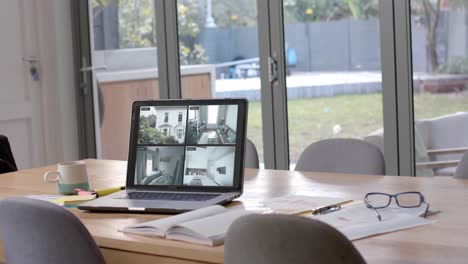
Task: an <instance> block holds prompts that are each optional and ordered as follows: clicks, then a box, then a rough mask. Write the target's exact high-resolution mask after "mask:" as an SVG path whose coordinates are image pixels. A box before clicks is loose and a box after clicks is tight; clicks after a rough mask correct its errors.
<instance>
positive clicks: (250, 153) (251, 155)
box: [244, 139, 259, 169]
mask: <svg viewBox="0 0 468 264" xmlns="http://www.w3.org/2000/svg"><path fill="white" fill-rule="evenodd" d="M244 167H245V168H251V169H258V168H259V161H258V153H257V148H256V147H255V144H254V143H253V142H252V141H251V140H250V139H246V140H245V157H244Z"/></svg>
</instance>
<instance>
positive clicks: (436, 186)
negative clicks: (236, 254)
mask: <svg viewBox="0 0 468 264" xmlns="http://www.w3.org/2000/svg"><path fill="white" fill-rule="evenodd" d="M85 162H86V163H87V168H88V175H89V181H90V185H91V188H108V187H115V186H120V185H124V184H125V177H126V170H127V166H126V164H127V163H126V162H124V161H111V160H85ZM55 169H56V166H54V165H53V166H46V167H41V168H35V169H28V170H21V171H17V172H13V173H8V174H2V175H0V199H3V198H7V197H13V196H25V195H28V194H55V193H56V187H55V185H54V184H51V183H46V182H44V181H43V177H42V176H43V174H44V173H45V172H47V171H50V170H55ZM403 191H420V192H421V193H423V194H424V196H425V198H426V200H427V201H428V202H429V203H430V204H431V207H433V208H436V209H438V210H440V213H438V214H436V215H433V216H430V218H431V219H433V220H436V222H435V223H434V224H431V225H425V226H420V227H416V228H412V229H407V230H401V231H398V232H392V233H388V234H383V235H378V236H374V237H369V238H365V239H361V240H357V241H353V244H354V245H355V246H356V247H357V249H358V250H359V252H361V254H362V255H363V257H364V258H365V260H366V261H367V262H368V263H444V264H448V263H468V203H467V202H468V180H459V179H453V178H448V177H444V178H442V177H440V178H439V177H432V178H430V177H403V176H374V175H354V174H336V173H335V174H332V173H315V172H298V171H279V170H254V169H246V170H245V184H244V193H243V195H242V196H241V197H240V198H239V199H237V200H236V201H235V202H233V203H231V204H230V205H229V206H244V207H246V208H247V209H256V208H261V207H263V205H262V201H263V200H265V199H268V198H273V197H278V196H284V195H292V194H295V195H309V196H329V197H340V198H344V199H362V198H363V196H364V195H365V194H366V193H367V192H386V193H398V192H403ZM69 210H70V211H72V212H73V213H74V214H75V215H76V216H77V217H78V218H79V219H80V220H81V221H82V222H83V223H84V225H85V226H86V227H87V228H88V230H89V232H90V233H91V234H92V236H93V237H94V239H95V240H96V242H97V244H98V245H99V247H100V249H101V251H102V253H103V254H104V256H105V258H106V260H107V263H110V264H112V263H143V264H144V263H170V264H172V263H222V262H223V254H224V248H223V246H216V247H209V246H201V245H195V244H189V243H184V242H178V241H172V240H165V239H160V238H152V237H144V236H139V235H132V234H126V233H122V232H119V231H118V230H119V229H120V228H122V227H124V226H126V225H130V224H134V223H140V222H145V221H149V220H154V219H158V218H161V217H165V215H157V214H124V213H90V212H86V211H80V210H78V209H69ZM1 213H2V212H0V214H1ZM13 228H14V227H13ZM38 228H40V227H38ZM1 261H5V256H4V252H3V247H2V245H1V243H0V262H1Z"/></svg>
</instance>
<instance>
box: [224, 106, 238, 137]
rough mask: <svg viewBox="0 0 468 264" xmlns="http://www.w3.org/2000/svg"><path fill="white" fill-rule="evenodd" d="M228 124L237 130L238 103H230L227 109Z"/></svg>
mask: <svg viewBox="0 0 468 264" xmlns="http://www.w3.org/2000/svg"><path fill="white" fill-rule="evenodd" d="M226 125H227V126H228V127H230V128H231V129H232V130H234V131H237V105H228V106H227V110H226Z"/></svg>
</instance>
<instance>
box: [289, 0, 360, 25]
mask: <svg viewBox="0 0 468 264" xmlns="http://www.w3.org/2000/svg"><path fill="white" fill-rule="evenodd" d="M350 15H351V12H350V10H349V6H348V4H347V3H346V2H345V0H288V1H285V2H284V17H285V22H286V23H301V22H318V21H332V20H340V19H343V18H345V17H349V16H350Z"/></svg>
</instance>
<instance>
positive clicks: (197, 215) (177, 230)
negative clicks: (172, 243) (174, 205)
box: [119, 205, 253, 246]
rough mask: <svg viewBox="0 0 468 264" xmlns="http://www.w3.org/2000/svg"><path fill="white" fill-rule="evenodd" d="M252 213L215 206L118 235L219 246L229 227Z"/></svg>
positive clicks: (156, 221) (142, 225)
mask: <svg viewBox="0 0 468 264" xmlns="http://www.w3.org/2000/svg"><path fill="white" fill-rule="evenodd" d="M252 213H253V212H249V211H245V210H241V209H239V210H228V209H226V208H224V207H222V206H220V205H213V206H209V207H205V208H202V209H198V210H195V211H190V212H187V213H183V214H179V215H175V216H170V217H167V218H163V219H158V220H154V221H149V222H145V223H140V224H134V225H129V226H126V227H124V228H123V229H121V230H119V231H121V232H126V233H133V234H139V235H144V236H155V237H165V238H167V239H173V240H180V241H186V242H190V243H195V244H202V245H208V246H216V245H221V244H223V243H224V237H225V236H226V233H227V231H228V229H229V226H231V224H232V223H233V222H234V221H235V220H236V219H238V218H239V217H241V216H244V215H248V214H252Z"/></svg>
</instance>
